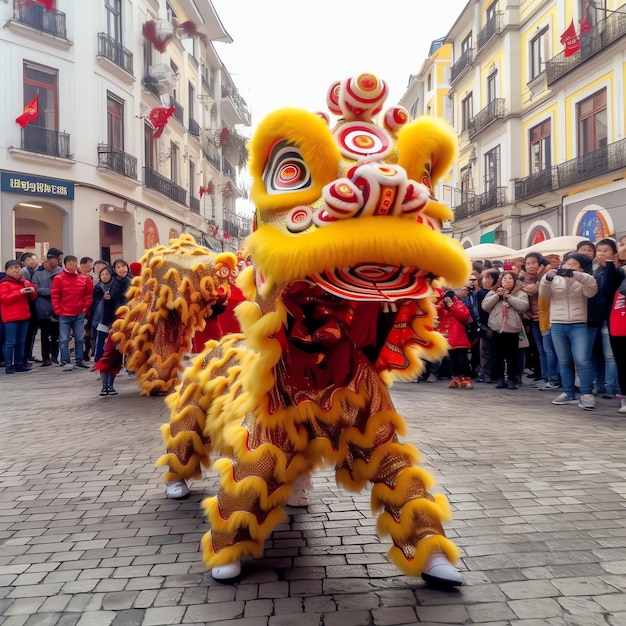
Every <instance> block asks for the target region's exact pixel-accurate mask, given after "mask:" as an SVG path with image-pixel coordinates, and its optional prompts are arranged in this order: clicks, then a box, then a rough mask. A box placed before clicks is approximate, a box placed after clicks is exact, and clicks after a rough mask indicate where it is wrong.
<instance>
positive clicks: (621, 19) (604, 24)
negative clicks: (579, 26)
mask: <svg viewBox="0 0 626 626" xmlns="http://www.w3.org/2000/svg"><path fill="white" fill-rule="evenodd" d="M625 8H626V5H623V6H622V7H620V9H619V11H620V12H615V13H611V14H610V15H608V16H607V17H606V18H605V19H603V20H600V21H598V23H597V24H596V25H595V26H594V28H593V29H592V30H590V31H589V32H588V33H585V34H584V35H582V36H581V38H580V49H579V50H578V51H577V52H575V53H574V54H572V55H571V56H568V57H566V56H565V51H563V52H560V53H559V54H557V55H556V56H555V57H552V58H551V59H550V60H549V61H546V80H547V82H548V85H551V84H552V83H554V82H556V81H557V80H559V79H560V78H562V77H563V76H565V74H567V73H569V72H571V71H572V70H574V69H576V68H577V67H578V66H579V65H581V64H582V63H584V62H585V61H586V60H587V59H590V58H591V57H593V56H595V55H596V54H598V53H599V52H601V51H602V50H604V49H605V48H607V47H608V46H609V45H610V44H612V43H613V42H615V41H617V40H618V39H621V38H622V37H623V36H624V35H626V13H624V12H621V11H623V10H624V9H625Z"/></svg>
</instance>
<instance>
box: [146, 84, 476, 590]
mask: <svg viewBox="0 0 626 626" xmlns="http://www.w3.org/2000/svg"><path fill="white" fill-rule="evenodd" d="M386 95H387V87H386V85H385V83H384V82H383V81H381V80H379V79H378V78H377V77H375V76H373V75H371V74H362V75H360V76H358V77H356V78H352V79H347V80H344V81H342V82H340V83H337V84H336V85H333V86H332V87H331V89H330V91H329V94H328V105H329V108H330V111H331V113H333V114H334V115H336V116H339V117H340V119H339V121H338V122H337V124H336V125H335V126H334V127H333V128H332V129H331V128H330V127H329V122H328V119H329V118H328V116H327V115H324V114H315V113H309V112H307V111H303V110H299V109H282V110H279V111H276V112H274V113H272V114H270V115H269V116H268V117H267V118H266V119H265V120H264V121H262V122H261V123H260V124H259V126H258V129H257V131H256V133H255V135H254V137H253V138H252V140H251V142H250V144H249V151H250V158H251V161H250V170H251V174H252V177H253V185H252V191H251V197H252V200H253V201H254V203H255V205H256V209H257V211H256V218H255V230H254V232H253V233H252V234H251V235H250V236H249V237H248V238H247V240H246V242H245V246H244V252H245V253H246V254H248V255H250V258H251V259H252V262H253V264H252V266H250V267H248V268H247V269H245V270H244V271H243V272H242V273H241V274H240V276H239V278H238V280H237V284H238V286H239V287H240V288H241V290H242V291H243V294H244V296H245V297H246V301H245V302H243V303H242V304H240V305H239V306H238V307H237V310H236V314H237V317H238V319H239V322H240V325H241V330H242V332H241V333H237V334H227V335H225V336H224V337H223V338H222V339H221V340H219V341H214V342H209V343H208V344H207V349H206V350H205V351H204V352H203V353H201V354H199V355H198V356H197V357H196V358H195V359H194V360H193V362H192V366H191V367H190V368H189V369H187V370H186V371H185V372H184V375H183V380H182V383H181V384H180V385H179V386H178V387H177V389H176V392H175V393H174V394H172V395H171V396H169V398H168V403H169V406H170V407H171V419H170V423H169V424H165V425H164V426H163V427H162V432H163V436H164V441H165V445H166V447H167V452H166V454H164V455H163V456H162V457H161V458H160V459H159V461H158V464H159V465H162V466H166V467H167V468H168V471H167V473H166V475H165V480H166V481H167V482H169V483H172V482H176V481H184V480H186V479H189V478H199V477H200V476H201V472H202V467H203V466H208V465H209V463H210V455H211V454H216V455H220V456H222V457H223V458H220V459H219V460H217V461H216V462H215V465H214V467H215V469H217V471H218V472H219V474H220V476H221V488H220V491H219V493H218V494H217V495H216V496H215V497H213V498H209V499H207V500H205V502H204V508H205V511H206V514H207V516H208V519H209V522H210V525H211V530H210V531H209V532H207V533H206V535H205V536H204V538H203V541H202V549H203V552H204V561H205V563H206V565H207V566H208V567H210V568H213V572H214V576H216V572H219V571H220V568H221V567H226V568H230V566H231V565H232V564H236V563H237V562H238V561H239V559H240V558H241V557H242V556H246V555H253V556H259V555H261V553H262V550H263V543H264V540H265V539H266V538H267V537H268V535H269V534H270V533H271V531H272V529H273V528H274V527H275V526H276V525H277V524H278V523H280V522H281V521H282V520H283V519H284V517H285V513H284V511H283V508H282V507H283V505H284V504H285V503H286V502H287V500H288V499H289V498H290V495H291V494H292V489H293V484H294V481H296V479H297V478H298V477H299V476H301V475H302V474H307V473H309V472H312V471H314V470H315V469H317V468H319V467H324V466H329V465H330V466H332V467H334V468H336V477H337V481H338V482H339V483H340V484H342V485H343V486H344V487H345V488H346V489H349V490H351V491H359V490H361V489H363V488H364V487H365V486H366V484H367V483H371V485H372V509H373V511H374V512H376V513H378V514H379V517H378V531H379V533H380V534H381V535H390V536H391V540H392V542H393V547H392V548H391V550H390V553H389V554H390V557H391V558H392V559H393V561H394V562H395V563H396V564H397V566H398V567H399V568H400V569H401V570H402V571H403V572H405V573H407V574H411V575H420V574H422V573H425V572H424V569H425V567H426V565H427V563H429V559H430V558H431V557H432V555H433V554H439V555H441V558H442V559H443V563H444V564H445V563H448V562H450V563H454V562H455V561H456V559H457V557H458V550H457V548H456V547H455V546H454V544H453V543H452V542H451V541H449V540H448V539H447V538H446V537H445V535H444V531H443V528H442V522H443V521H445V520H447V519H449V517H450V510H449V506H448V503H447V501H446V499H445V497H443V496H442V495H435V496H433V495H431V494H430V493H429V492H428V491H427V490H428V488H430V487H431V486H432V485H433V484H434V481H433V479H432V477H431V476H430V475H429V474H428V473H427V472H426V471H424V470H423V469H421V468H419V467H417V466H416V462H417V460H418V452H417V450H416V448H415V447H413V446H412V445H410V444H408V443H400V442H399V440H398V435H404V434H405V433H406V426H405V422H404V420H403V419H402V417H401V416H400V415H399V414H398V413H397V412H396V411H395V409H394V406H393V404H392V402H391V399H390V396H389V392H388V385H390V384H391V382H392V381H393V380H394V379H400V380H413V379H414V378H415V377H416V376H417V375H418V374H419V373H420V371H421V369H422V361H421V359H422V358H425V359H431V360H437V359H440V358H441V357H442V356H443V355H444V354H445V352H446V350H447V344H446V342H445V339H444V338H443V337H442V336H441V335H440V334H439V333H437V332H435V331H434V330H433V325H434V324H433V321H434V319H433V318H434V305H433V295H432V287H431V282H432V281H433V280H436V279H440V280H442V281H443V282H445V284H446V285H448V286H451V287H452V286H458V285H462V284H464V283H465V279H466V278H467V274H468V272H469V269H470V268H469V261H468V259H467V257H466V255H465V253H464V252H463V249H462V247H461V245H460V244H459V242H457V241H455V240H453V239H451V238H449V237H446V236H444V235H442V234H441V226H442V222H443V221H444V220H449V219H451V217H452V216H451V213H450V210H449V209H448V208H447V207H446V206H444V205H442V204H439V203H438V202H437V201H436V200H435V199H434V198H433V197H432V188H433V184H434V182H435V181H436V180H437V179H438V178H440V177H441V176H442V175H445V174H446V173H447V172H448V171H449V169H450V167H451V164H452V162H453V159H454V158H455V146H456V143H457V140H456V137H455V136H454V134H453V132H452V130H451V128H450V127H449V126H448V125H447V124H446V123H444V122H442V121H440V120H436V119H433V118H428V119H420V120H417V121H414V122H409V121H408V114H407V112H406V111H405V110H404V109H402V108H400V107H393V108H392V109H391V110H390V111H388V112H386V113H385V114H384V115H382V117H381V119H382V122H381V125H380V126H379V125H376V124H374V123H373V121H372V119H373V117H374V116H376V115H378V113H379V112H380V111H381V108H382V105H383V103H384V100H385V98H386ZM431 561H432V559H431ZM437 563H438V564H439V561H437ZM431 565H432V563H431ZM437 567H439V565H437ZM231 569H232V571H233V572H236V571H237V568H231ZM435 569H436V568H435ZM433 571H434V570H433ZM425 578H426V576H425Z"/></svg>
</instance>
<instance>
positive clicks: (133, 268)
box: [129, 261, 141, 276]
mask: <svg viewBox="0 0 626 626" xmlns="http://www.w3.org/2000/svg"><path fill="white" fill-rule="evenodd" d="M129 269H130V273H131V274H132V275H133V276H139V275H140V274H141V263H138V262H137V261H135V262H133V263H131V264H130V265H129Z"/></svg>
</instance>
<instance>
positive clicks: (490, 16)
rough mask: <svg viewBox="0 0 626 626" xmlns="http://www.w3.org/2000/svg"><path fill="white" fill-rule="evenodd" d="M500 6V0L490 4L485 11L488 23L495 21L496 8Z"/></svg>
mask: <svg viewBox="0 0 626 626" xmlns="http://www.w3.org/2000/svg"><path fill="white" fill-rule="evenodd" d="M497 8H498V0H496V1H495V2H494V3H492V4H490V5H489V6H488V7H487V11H486V13H485V17H486V18H487V23H490V22H493V21H494V20H495V19H496V9H497Z"/></svg>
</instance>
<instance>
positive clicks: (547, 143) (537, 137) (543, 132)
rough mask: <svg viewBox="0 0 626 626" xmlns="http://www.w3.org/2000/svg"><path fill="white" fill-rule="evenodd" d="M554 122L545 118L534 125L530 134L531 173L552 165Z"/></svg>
mask: <svg viewBox="0 0 626 626" xmlns="http://www.w3.org/2000/svg"><path fill="white" fill-rule="evenodd" d="M551 134H552V122H551V121H550V120H544V121H543V122H541V124H537V126H533V127H532V128H531V129H530V131H529V133H528V135H529V141H530V168H529V169H530V173H531V174H535V173H537V172H540V171H541V170H545V169H546V168H549V167H552V143H551V139H552V137H551Z"/></svg>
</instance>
